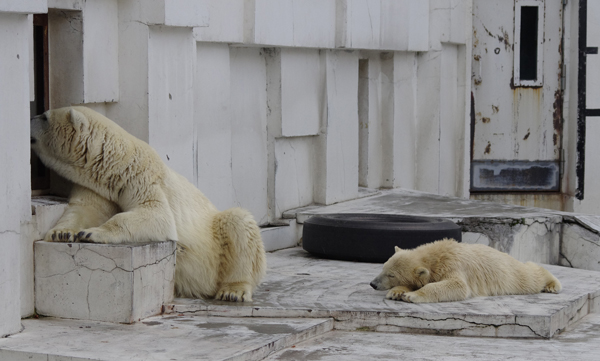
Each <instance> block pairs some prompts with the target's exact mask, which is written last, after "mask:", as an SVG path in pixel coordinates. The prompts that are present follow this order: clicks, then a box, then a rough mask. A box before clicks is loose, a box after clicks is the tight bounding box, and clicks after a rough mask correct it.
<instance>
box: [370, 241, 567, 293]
mask: <svg viewBox="0 0 600 361" xmlns="http://www.w3.org/2000/svg"><path fill="white" fill-rule="evenodd" d="M371 287H373V288H374V289H376V290H389V291H388V293H387V295H386V297H385V298H387V299H391V300H402V301H406V302H414V303H424V302H445V301H462V300H465V299H467V298H471V297H477V296H498V295H525V294H534V293H540V292H551V293H559V292H560V290H561V288H562V286H561V284H560V282H559V281H558V279H557V278H556V277H554V276H553V275H552V274H551V273H550V272H548V271H547V270H546V269H545V268H543V267H541V266H539V265H537V264H535V263H533V262H527V263H522V262H519V261H517V260H516V259H514V258H513V257H511V256H509V255H508V254H506V253H502V252H500V251H497V250H495V249H493V248H491V247H488V246H485V245H481V244H465V243H458V242H456V241H455V240H451V239H446V238H445V239H443V240H441V241H436V242H433V243H428V244H424V245H422V246H419V247H417V248H415V249H413V250H403V249H400V248H398V247H396V253H395V254H394V255H393V256H392V257H391V258H390V259H389V260H388V261H387V262H386V263H385V264H384V265H383V272H381V274H379V276H377V277H376V278H375V279H374V280H373V281H372V282H371Z"/></svg>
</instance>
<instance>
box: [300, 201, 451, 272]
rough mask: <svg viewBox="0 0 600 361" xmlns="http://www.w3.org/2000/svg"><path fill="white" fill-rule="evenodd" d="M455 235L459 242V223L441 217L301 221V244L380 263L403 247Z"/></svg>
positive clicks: (333, 254)
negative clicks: (302, 224)
mask: <svg viewBox="0 0 600 361" xmlns="http://www.w3.org/2000/svg"><path fill="white" fill-rule="evenodd" d="M442 238H454V239H455V240H456V241H458V242H461V240H462V232H461V227H460V226H458V225H456V224H455V223H454V222H452V221H450V220H446V219H442V218H429V217H415V216H404V215H392V214H344V213H339V214H327V215H319V216H313V217H311V218H309V219H308V220H306V221H305V222H304V226H303V228H302V247H303V248H304V249H305V250H306V251H308V252H310V253H312V254H314V255H315V256H318V257H322V258H329V259H337V260H345V261H358V262H372V263H383V262H385V261H387V260H388V259H389V258H390V257H391V256H392V255H393V254H394V246H398V247H400V248H403V249H412V248H416V247H418V246H420V245H422V244H425V243H429V242H433V241H437V240H440V239H442Z"/></svg>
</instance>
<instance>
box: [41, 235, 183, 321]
mask: <svg viewBox="0 0 600 361" xmlns="http://www.w3.org/2000/svg"><path fill="white" fill-rule="evenodd" d="M34 247H35V249H34V253H35V305H36V311H37V313H38V314H40V315H44V316H53V317H62V318H74V319H82V320H96V321H109V322H120V323H132V322H135V321H138V320H140V319H143V318H145V317H148V316H153V315H156V314H159V313H161V312H162V308H163V305H164V304H165V303H166V302H170V301H171V300H172V299H173V291H174V281H173V279H174V271H175V249H176V244H175V242H160V243H148V244H136V245H131V244H129V245H127V244H120V245H108V244H93V243H52V242H36V243H35V245H34Z"/></svg>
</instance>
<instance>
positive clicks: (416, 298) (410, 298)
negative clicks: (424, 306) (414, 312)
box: [402, 292, 427, 303]
mask: <svg viewBox="0 0 600 361" xmlns="http://www.w3.org/2000/svg"><path fill="white" fill-rule="evenodd" d="M402 301H404V302H412V303H422V302H427V300H425V297H423V296H420V295H418V294H417V292H407V293H405V294H403V295H402Z"/></svg>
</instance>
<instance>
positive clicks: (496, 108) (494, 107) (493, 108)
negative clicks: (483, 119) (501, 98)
mask: <svg viewBox="0 0 600 361" xmlns="http://www.w3.org/2000/svg"><path fill="white" fill-rule="evenodd" d="M498 111H500V107H499V106H497V105H494V104H492V114H496V113H498Z"/></svg>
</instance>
